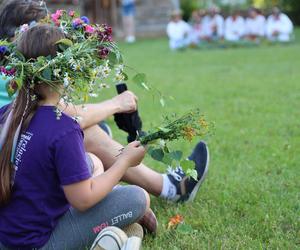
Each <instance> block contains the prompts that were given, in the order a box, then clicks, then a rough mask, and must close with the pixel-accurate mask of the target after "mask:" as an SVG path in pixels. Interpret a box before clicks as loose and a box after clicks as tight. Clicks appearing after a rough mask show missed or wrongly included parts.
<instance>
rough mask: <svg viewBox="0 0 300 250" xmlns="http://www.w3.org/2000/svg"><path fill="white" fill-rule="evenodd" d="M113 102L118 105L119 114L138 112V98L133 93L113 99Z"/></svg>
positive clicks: (128, 92)
mask: <svg viewBox="0 0 300 250" xmlns="http://www.w3.org/2000/svg"><path fill="white" fill-rule="evenodd" d="M112 101H113V102H114V103H115V104H116V105H117V107H118V109H119V111H118V113H131V112H134V111H136V110H137V101H138V98H137V97H136V95H135V94H133V93H132V92H131V91H128V90H127V91H125V92H123V93H122V94H119V95H117V96H115V97H114V98H112Z"/></svg>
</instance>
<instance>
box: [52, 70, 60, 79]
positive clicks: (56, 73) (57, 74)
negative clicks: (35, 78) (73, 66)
mask: <svg viewBox="0 0 300 250" xmlns="http://www.w3.org/2000/svg"><path fill="white" fill-rule="evenodd" d="M60 72H61V69H54V70H53V74H54V76H55V77H57V78H58V77H60Z"/></svg>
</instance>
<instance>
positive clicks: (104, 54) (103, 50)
mask: <svg viewBox="0 0 300 250" xmlns="http://www.w3.org/2000/svg"><path fill="white" fill-rule="evenodd" d="M98 50H99V51H98V53H99V57H100V58H101V59H105V58H106V57H107V56H108V54H109V52H110V51H109V49H108V48H106V47H102V46H101V47H100V48H99V49H98Z"/></svg>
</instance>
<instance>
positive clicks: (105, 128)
mask: <svg viewBox="0 0 300 250" xmlns="http://www.w3.org/2000/svg"><path fill="white" fill-rule="evenodd" d="M99 127H100V128H102V129H103V130H104V132H105V133H106V134H108V135H109V137H111V138H112V131H111V129H110V127H109V126H108V124H107V123H106V122H105V121H103V122H101V123H99Z"/></svg>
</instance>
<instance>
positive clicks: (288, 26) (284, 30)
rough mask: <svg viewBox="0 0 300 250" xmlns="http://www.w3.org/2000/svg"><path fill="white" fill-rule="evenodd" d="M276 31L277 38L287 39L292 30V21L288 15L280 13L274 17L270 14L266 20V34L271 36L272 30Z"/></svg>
mask: <svg viewBox="0 0 300 250" xmlns="http://www.w3.org/2000/svg"><path fill="white" fill-rule="evenodd" d="M275 31H277V32H278V33H279V34H278V38H279V40H282V41H289V40H290V35H291V34H292V32H293V23H292V21H291V20H290V19H289V17H288V16H287V15H285V14H283V13H281V14H280V15H279V17H278V19H276V18H275V17H274V16H273V15H270V16H269V17H268V20H267V28H266V32H267V36H268V38H271V37H272V34H273V32H275Z"/></svg>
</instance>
